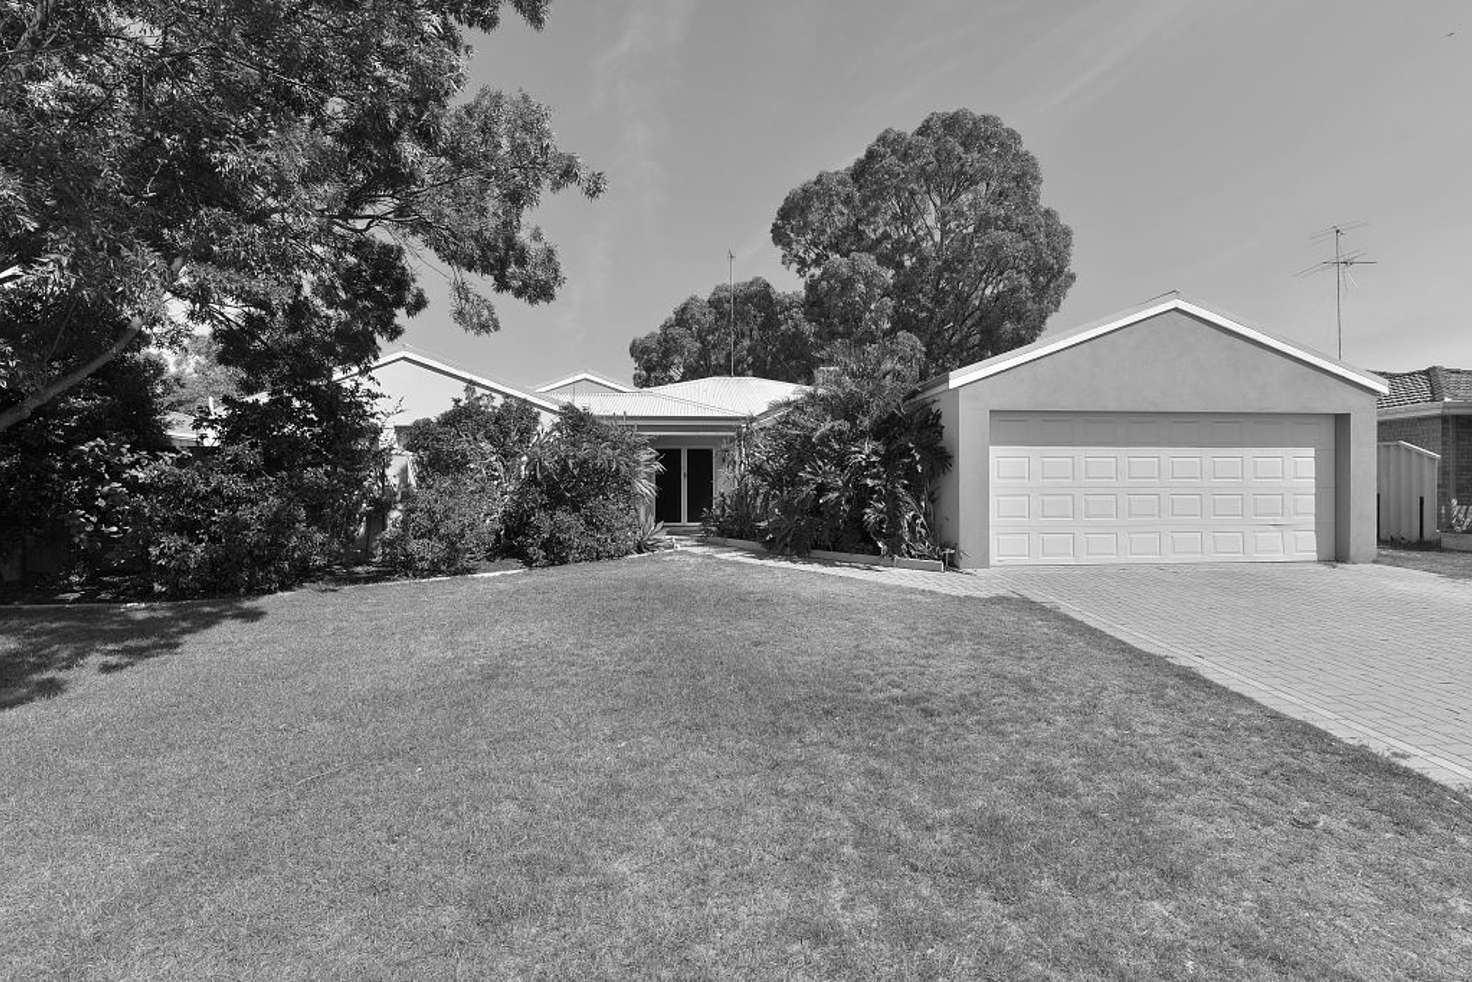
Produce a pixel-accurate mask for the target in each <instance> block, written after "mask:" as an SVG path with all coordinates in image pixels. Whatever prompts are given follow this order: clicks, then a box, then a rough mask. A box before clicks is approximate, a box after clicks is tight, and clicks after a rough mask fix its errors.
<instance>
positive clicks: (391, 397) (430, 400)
mask: <svg viewBox="0 0 1472 982" xmlns="http://www.w3.org/2000/svg"><path fill="white" fill-rule="evenodd" d="M368 374H369V376H370V377H371V379H372V380H373V381H375V382H377V383H378V388H379V390H380V391H381V392H382V395H381V396H380V397H379V399H378V403H377V404H378V408H379V411H380V412H383V413H385V414H386V415H387V419H386V421H385V423H384V425H385V426H386V427H401V426H408V425H410V424H412V423H414V422H415V421H416V420H421V419H428V418H429V417H431V416H438V415H439V414H440V413H442V412H444V411H445V410H446V409H449V408H450V406H451V405H452V404H453V403H454V401H455V400H456V399H462V398H464V397H465V389H466V384H465V381H464V380H463V379H460V378H456V377H454V376H451V375H445V374H443V373H441V372H437V371H435V370H434V369H432V368H428V367H426V366H424V365H418V364H414V363H413V362H409V361H396V362H393V363H392V364H389V365H383V366H380V367H379V368H375V369H374V370H373V371H372V372H370V373H368ZM477 391H479V392H482V393H484V394H485V395H488V396H491V398H492V400H493V401H495V402H497V403H499V402H500V401H501V400H502V398H504V396H502V394H501V393H499V392H496V391H494V390H492V389H477ZM537 412H538V415H539V416H540V417H541V420H542V425H543V426H546V425H547V424H549V423H550V422H551V421H552V414H551V413H549V412H546V411H545V410H542V409H541V408H538V410H537Z"/></svg>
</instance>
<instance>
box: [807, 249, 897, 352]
mask: <svg viewBox="0 0 1472 982" xmlns="http://www.w3.org/2000/svg"><path fill="white" fill-rule="evenodd" d="M891 279H892V277H891V276H890V274H889V271H888V270H886V269H885V268H884V267H883V266H880V265H879V263H878V262H876V261H875V259H874V257H873V256H871V255H869V254H868V253H866V252H858V253H854V254H853V255H852V256H834V257H833V258H831V259H829V260H827V261H826V262H824V263H823V265H822V266H821V267H819V268H818V269H817V270H815V271H814V273H813V275H812V276H811V277H810V278H809V279H808V281H807V284H806V288H805V291H804V292H805V294H806V310H807V316H808V320H809V321H811V322H812V323H813V325H814V328H815V329H816V332H817V340H818V342H819V343H820V344H822V345H824V346H827V345H831V344H833V343H835V342H838V341H850V342H852V343H855V344H860V345H863V344H873V343H875V342H877V341H879V340H881V339H883V338H887V337H892V336H893V335H894V333H895V329H894V299H893V298H892V297H891V296H890V293H891Z"/></svg>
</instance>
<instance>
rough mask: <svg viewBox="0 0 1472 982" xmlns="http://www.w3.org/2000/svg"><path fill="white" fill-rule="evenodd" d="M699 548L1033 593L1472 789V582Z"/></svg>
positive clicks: (1402, 572)
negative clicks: (848, 561)
mask: <svg viewBox="0 0 1472 982" xmlns="http://www.w3.org/2000/svg"><path fill="white" fill-rule="evenodd" d="M685 548H689V549H691V550H692V551H697V552H700V553H704V554H707V555H712V556H719V557H721V558H724V559H728V560H731V561H735V562H749V563H770V562H788V563H790V564H791V565H793V566H794V567H795V568H799V569H805V570H811V571H813V572H816V573H821V574H825V575H830V576H845V577H851V578H855V579H863V580H869V581H873V582H879V583H888V584H892V585H895V586H907V587H914V588H918V589H922V590H933V591H937V592H941V593H948V594H952V595H957V596H973V597H995V596H1009V595H1016V596H1022V597H1026V598H1028V599H1030V600H1034V601H1037V602H1039V603H1043V604H1047V605H1049V606H1052V607H1055V608H1057V609H1058V610H1060V611H1062V612H1064V613H1066V614H1068V615H1070V616H1072V617H1075V618H1077V619H1078V620H1081V621H1083V622H1084V623H1086V624H1089V625H1091V626H1093V627H1096V628H1098V629H1100V630H1102V631H1105V632H1107V633H1109V634H1112V635H1114V636H1115V637H1117V638H1119V639H1120V640H1122V641H1126V642H1128V643H1129V644H1132V645H1134V646H1136V647H1138V648H1140V649H1142V650H1145V651H1149V652H1152V653H1154V654H1157V655H1160V656H1162V657H1165V658H1167V659H1169V660H1171V661H1174V662H1177V663H1180V664H1184V665H1188V666H1190V667H1192V668H1194V669H1195V670H1196V671H1198V672H1200V673H1201V674H1202V675H1204V676H1206V677H1207V678H1209V679H1212V680H1213V681H1215V682H1218V683H1220V684H1222V685H1224V686H1226V687H1227V688H1230V689H1234V690H1236V691H1238V692H1241V693H1243V694H1245V695H1247V696H1249V697H1251V698H1253V699H1256V700H1257V701H1259V702H1261V703H1263V704H1265V705H1268V706H1271V707H1273V708H1274V709H1277V710H1279V711H1280V712H1282V713H1284V714H1286V715H1289V716H1294V717H1297V718H1298V719H1302V720H1305V721H1306V722H1309V723H1312V724H1313V725H1315V726H1318V727H1320V728H1322V729H1324V730H1327V731H1328V732H1330V733H1333V734H1334V735H1335V736H1338V737H1340V738H1341V739H1344V740H1348V741H1351V742H1355V743H1361V744H1364V745H1366V746H1368V747H1370V748H1371V749H1374V750H1376V751H1378V752H1380V753H1384V754H1387V755H1389V756H1391V757H1393V758H1395V759H1397V760H1399V761H1400V762H1401V763H1403V764H1405V765H1407V766H1409V767H1412V768H1414V769H1416V770H1418V771H1420V772H1421V773H1423V774H1426V775H1427V776H1429V777H1431V778H1433V779H1435V780H1437V781H1440V782H1442V783H1444V784H1447V785H1449V786H1452V787H1457V788H1461V789H1463V790H1472V581H1465V580H1462V581H1458V580H1451V579H1446V578H1443V577H1439V576H1436V575H1434V574H1431V573H1423V572H1420V571H1418V570H1410V569H1398V568H1394V567H1389V566H1374V565H1356V566H1339V565H1329V564H1317V563H1285V564H1241V565H1237V564H1231V565H1229V564H1222V565H1201V566H1118V567H1108V568H1102V567H1097V566H1096V567H1069V566H1046V567H1044V566H1035V567H1012V568H1003V569H989V570H975V571H972V572H968V573H966V574H956V573H926V572H920V571H916V570H896V569H883V568H879V567H867V566H856V565H845V564H837V563H818V562H792V561H791V560H776V559H773V558H770V557H763V556H759V555H753V554H750V553H745V552H740V551H738V550H735V549H726V548H720V547H712V546H704V545H693V546H687V547H685Z"/></svg>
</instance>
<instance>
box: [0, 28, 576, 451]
mask: <svg viewBox="0 0 1472 982" xmlns="http://www.w3.org/2000/svg"><path fill="white" fill-rule="evenodd" d="M507 6H509V7H510V8H512V9H514V10H515V11H516V12H517V13H518V14H520V15H521V16H522V18H524V19H525V20H526V21H527V22H528V23H529V24H531V25H532V26H533V27H537V28H540V27H541V26H542V24H543V21H544V18H545V14H546V8H547V0H507V2H505V3H503V0H373V2H365V3H343V2H337V0H68V2H66V3H57V2H54V0H0V83H3V84H0V286H3V289H0V323H3V324H4V325H5V332H4V334H3V336H0V430H6V429H9V428H11V427H13V426H15V425H16V424H17V423H19V422H20V421H21V420H23V419H25V418H26V417H27V416H28V415H29V414H31V413H32V412H34V411H35V410H36V409H37V408H38V407H40V406H42V405H44V404H45V403H47V402H48V401H50V400H52V399H54V398H56V397H57V396H58V395H60V394H61V393H64V392H66V391H67V390H68V389H70V388H72V387H73V386H75V385H77V384H79V383H80V382H81V381H82V380H84V379H86V378H87V377H89V376H91V375H92V374H94V373H95V372H97V371H98V370H99V369H100V368H101V367H102V366H103V365H105V364H107V363H108V362H109V361H111V360H113V359H115V358H117V357H119V356H120V355H122V354H123V353H125V352H130V351H136V350H139V349H140V348H141V347H143V346H144V345H146V344H148V345H153V346H159V347H164V348H174V347H177V346H179V345H180V344H181V343H183V341H184V339H185V338H186V337H188V336H189V335H191V334H192V332H193V328H194V327H196V326H204V327H208V328H209V329H210V330H211V332H212V334H213V336H214V338H215V340H216V341H217V342H218V343H219V358H220V361H221V363H222V364H225V365H227V366H230V367H232V368H235V369H237V370H239V371H240V373H241V376H242V382H243V384H244V385H245V386H246V387H247V388H250V389H267V388H277V387H283V386H295V387H297V388H300V385H301V384H302V383H303V380H304V379H305V378H307V377H308V376H314V377H315V378H316V380H317V381H318V382H319V383H320V382H321V381H322V380H324V379H327V378H328V377H329V376H330V375H331V373H332V370H333V369H335V368H340V367H346V366H353V365H362V364H365V363H367V362H368V361H369V360H370V359H371V358H372V357H373V356H374V354H376V351H377V347H378V344H379V342H380V341H382V340H386V339H392V338H393V337H395V336H396V335H397V334H398V333H399V332H400V331H401V328H400V326H399V324H398V320H399V318H400V316H401V315H405V314H413V313H415V312H417V311H418V310H420V309H422V308H423V306H424V304H425V298H424V295H423V293H422V292H421V290H420V289H419V288H418V286H417V285H416V283H415V279H414V275H413V272H412V270H411V267H410V260H411V256H412V255H413V254H414V252H415V251H416V250H419V249H427V250H428V251H429V252H432V253H433V254H434V255H435V256H437V257H438V259H439V260H440V261H441V262H442V263H443V264H445V265H446V266H447V267H448V268H449V270H450V276H451V279H452V297H453V312H454V315H455V318H456V319H457V321H459V322H460V323H461V324H462V326H464V327H465V328H466V329H467V330H471V331H475V332H488V331H494V330H496V329H497V328H498V322H497V319H496V312H495V309H494V307H493V305H492V304H491V302H490V301H489V300H488V299H486V297H485V296H483V295H482V294H481V293H480V292H478V290H477V289H476V288H475V287H474V286H473V280H475V279H476V278H484V279H486V280H488V281H489V284H490V286H491V288H492V289H493V290H494V291H497V292H504V293H509V294H511V295H512V296H515V297H517V298H519V299H521V300H524V301H527V302H529V303H540V302H545V301H548V300H551V299H552V298H553V296H554V294H555V293H556V290H557V288H558V287H559V285H560V284H561V283H562V280H563V277H562V271H561V268H560V266H559V263H558V258H557V254H556V251H555V250H554V248H553V247H552V246H551V245H550V244H549V243H547V242H546V241H545V240H544V238H543V236H542V233H541V231H540V230H539V229H537V228H535V227H529V226H528V225H527V224H526V222H525V215H526V213H527V212H528V211H529V210H530V209H532V208H533V207H535V206H536V205H537V203H538V202H539V200H540V199H541V197H542V196H543V195H544V194H545V193H547V192H549V191H550V192H555V191H559V190H562V189H565V188H571V187H579V188H581V189H582V190H583V191H584V192H585V193H586V194H588V195H589V196H594V195H596V194H598V193H599V192H600V190H601V189H602V187H603V179H602V176H601V175H599V174H596V173H592V172H589V171H587V170H586V169H585V168H584V167H583V165H582V164H581V163H580V161H579V160H578V159H577V158H576V157H575V156H573V155H571V154H569V153H567V152H565V151H563V150H561V149H559V147H558V146H557V144H556V141H555V138H554V136H553V134H552V131H551V129H550V125H549V116H548V112H547V110H546V109H545V108H544V107H542V106H540V105H539V104H537V103H536V102H534V101H533V100H532V99H530V98H529V97H528V96H526V95H524V94H518V95H505V94H502V93H499V92H495V91H490V90H481V91H479V92H477V93H475V94H473V95H472V96H471V97H470V98H468V99H461V98H459V93H460V89H461V87H462V85H463V84H464V81H465V63H466V59H467V56H468V52H469V47H468V45H467V44H466V41H465V33H466V32H467V31H471V30H485V31H489V30H492V29H494V28H495V27H496V26H497V25H498V23H499V22H500V19H501V14H502V8H503V7H507Z"/></svg>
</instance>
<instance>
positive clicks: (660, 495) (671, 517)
mask: <svg viewBox="0 0 1472 982" xmlns="http://www.w3.org/2000/svg"><path fill="white" fill-rule="evenodd" d="M659 462H660V463H661V464H663V465H664V470H662V471H660V472H659V474H658V475H657V476H656V477H655V478H654V520H655V521H656V522H678V521H680V520H681V518H680V483H681V482H680V451H679V450H661V451H659Z"/></svg>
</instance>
